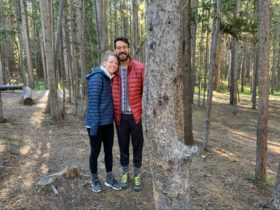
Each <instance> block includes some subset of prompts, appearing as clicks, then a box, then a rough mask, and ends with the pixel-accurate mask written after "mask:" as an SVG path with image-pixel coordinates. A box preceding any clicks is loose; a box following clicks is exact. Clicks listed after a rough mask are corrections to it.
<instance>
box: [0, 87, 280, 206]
mask: <svg viewBox="0 0 280 210" xmlns="http://www.w3.org/2000/svg"><path fill="white" fill-rule="evenodd" d="M20 98H21V92H15V93H2V99H3V103H4V106H3V109H4V117H5V118H6V119H7V123H3V124H0V171H1V172H0V209H131V208H132V207H133V209H154V201H153V191H152V179H151V174H150V171H149V165H148V155H147V152H146V148H145V147H144V155H143V157H144V159H143V182H144V183H143V184H144V188H143V190H142V191H141V192H139V193H136V192H134V191H133V190H132V189H131V188H129V189H127V190H122V191H119V192H116V191H112V190H111V189H107V188H105V187H104V185H103V191H102V192H101V193H93V192H91V190H90V176H89V175H90V172H89V167H88V155H89V142H88V136H87V133H86V130H85V128H84V125H83V120H82V119H81V118H80V117H75V116H73V115H72V113H73V110H74V107H73V105H69V104H68V105H67V114H66V119H65V120H63V121H61V122H59V123H54V122H53V121H52V120H51V119H50V117H49V116H48V114H46V113H45V112H44V109H45V106H46V101H47V95H46V92H45V91H34V92H33V99H34V101H35V105H33V106H24V105H22V104H21V103H20ZM214 101H215V104H214V106H213V112H212V122H211V130H210V141H209V148H210V152H208V153H205V152H200V153H199V154H198V155H195V156H194V157H193V160H192V169H191V180H190V185H191V186H190V190H191V191H190V192H191V193H190V202H191V207H192V209H262V208H266V207H268V205H269V202H270V199H271V194H272V190H273V184H274V180H275V176H276V169H277V165H278V162H279V159H278V156H279V152H280V144H279V141H280V140H279V138H278V136H279V131H280V129H279V128H278V127H279V126H278V124H279V122H280V119H279V116H280V107H279V106H280V97H273V98H271V101H270V103H271V107H270V111H271V114H270V119H269V141H268V168H267V169H268V174H269V175H270V180H269V181H270V183H271V185H267V186H266V187H265V188H264V189H262V190H260V189H258V188H257V187H255V185H254V182H253V174H254V167H255V154H256V146H255V144H256V140H255V139H256V137H255V136H256V117H257V116H256V113H257V112H256V110H252V109H250V98H249V96H241V102H240V104H239V107H238V115H233V114H232V110H231V107H230V106H229V105H227V96H225V95H221V94H215V98H214ZM203 112H204V111H203V109H202V108H199V107H197V106H194V109H193V115H194V122H193V123H194V126H193V127H194V138H195V142H196V144H197V145H198V146H199V147H200V148H201V145H202V136H203V116H204V114H203ZM118 151H119V149H118V144H117V138H115V142H114V150H113V152H114V154H113V155H114V173H115V175H116V177H118V175H119V174H120V171H121V170H120V166H119V161H118V159H119V153H118ZM103 159H104V158H103V152H101V156H100V158H99V173H100V175H101V177H100V179H101V181H102V182H103V181H104V174H105V169H104V161H103ZM72 164H77V165H79V167H80V169H81V172H82V173H83V174H84V175H83V176H80V177H78V178H75V179H69V178H67V177H64V176H60V177H58V178H57V179H56V180H55V182H54V185H55V187H56V189H57V191H58V194H57V195H56V194H55V193H53V192H52V191H46V192H45V191H39V190H38V186H37V182H38V181H39V179H40V178H42V177H43V176H45V175H49V174H51V173H55V172H59V171H61V170H62V169H63V168H65V167H66V166H69V165H72ZM130 172H131V174H132V167H131V168H130Z"/></svg>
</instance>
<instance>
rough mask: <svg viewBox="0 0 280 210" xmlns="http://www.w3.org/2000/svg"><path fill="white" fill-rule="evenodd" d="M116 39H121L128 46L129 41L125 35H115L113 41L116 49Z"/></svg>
mask: <svg viewBox="0 0 280 210" xmlns="http://www.w3.org/2000/svg"><path fill="white" fill-rule="evenodd" d="M117 41H123V42H125V43H126V44H127V46H128V47H129V41H128V39H127V38H126V37H117V38H116V39H115V41H114V48H115V49H116V42H117Z"/></svg>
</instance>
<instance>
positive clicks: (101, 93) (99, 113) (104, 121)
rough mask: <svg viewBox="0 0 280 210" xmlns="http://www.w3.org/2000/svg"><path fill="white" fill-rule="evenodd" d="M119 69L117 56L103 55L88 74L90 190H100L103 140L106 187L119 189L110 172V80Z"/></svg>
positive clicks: (111, 117) (111, 101) (111, 131)
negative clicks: (98, 65)
mask: <svg viewBox="0 0 280 210" xmlns="http://www.w3.org/2000/svg"><path fill="white" fill-rule="evenodd" d="M117 69H118V59H117V57H116V56H115V55H114V54H112V53H110V54H106V55H105V56H104V57H103V58H102V65H101V66H100V67H98V68H96V69H95V70H94V71H92V73H91V74H89V75H88V76H87V80H88V107H87V115H86V127H87V131H88V135H89V139H90V146H91V153H90V157H89V165H90V170H91V173H92V191H93V192H100V191H101V185H100V181H99V179H98V172H97V160H98V156H99V153H100V150H101V145H102V143H103V146H104V153H105V168H106V181H105V186H107V187H111V188H113V189H114V190H120V189H121V187H120V186H119V184H118V182H117V181H116V180H115V179H114V177H113V174H112V168H113V155H112V148H113V142H114V127H113V100H112V87H111V79H112V78H113V76H114V73H115V72H116V71H117Z"/></svg>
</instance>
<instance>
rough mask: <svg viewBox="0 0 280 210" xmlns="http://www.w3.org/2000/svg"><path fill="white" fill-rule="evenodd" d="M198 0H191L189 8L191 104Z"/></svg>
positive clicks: (193, 83) (194, 68) (194, 77)
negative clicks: (190, 16) (190, 19)
mask: <svg viewBox="0 0 280 210" xmlns="http://www.w3.org/2000/svg"><path fill="white" fill-rule="evenodd" d="M198 3H199V1H198V0H192V1H191V8H192V21H191V45H192V47H191V51H192V53H191V59H192V60H191V62H192V69H191V74H192V85H191V87H190V88H191V92H192V97H191V103H193V95H194V87H195V80H196V65H195V64H196V63H195V58H196V28H197V20H198V15H197V13H198Z"/></svg>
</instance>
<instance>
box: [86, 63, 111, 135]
mask: <svg viewBox="0 0 280 210" xmlns="http://www.w3.org/2000/svg"><path fill="white" fill-rule="evenodd" d="M86 78H87V80H88V106H87V111H86V119H85V123H86V126H87V127H90V135H92V136H95V135H97V131H98V127H99V126H101V125H108V124H110V123H113V99H112V86H111V80H110V78H109V77H108V76H107V75H106V74H105V72H104V71H103V70H102V69H101V68H96V69H95V70H94V71H92V73H90V74H89V75H87V77H86Z"/></svg>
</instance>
